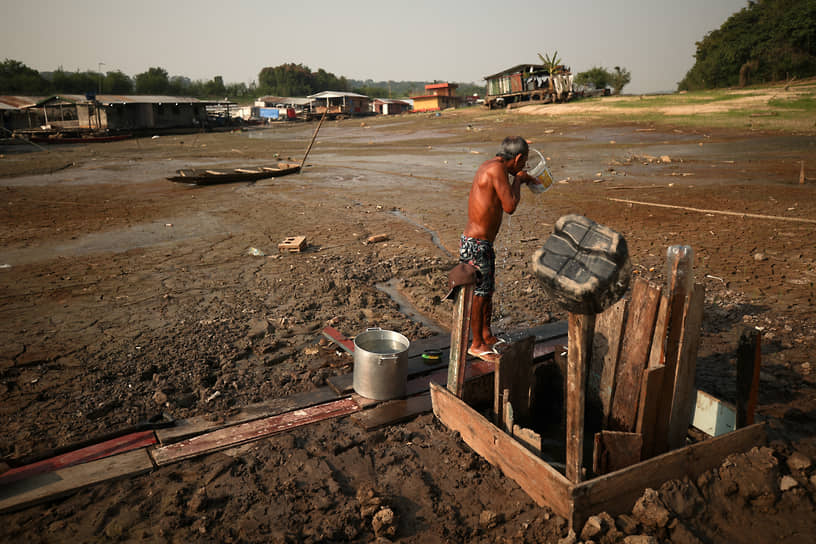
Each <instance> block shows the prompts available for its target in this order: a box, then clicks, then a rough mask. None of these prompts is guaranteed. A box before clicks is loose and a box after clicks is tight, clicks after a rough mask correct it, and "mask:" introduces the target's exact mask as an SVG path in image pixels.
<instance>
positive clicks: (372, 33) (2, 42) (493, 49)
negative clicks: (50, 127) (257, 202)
mask: <svg viewBox="0 0 816 544" xmlns="http://www.w3.org/2000/svg"><path fill="white" fill-rule="evenodd" d="M746 5H747V1H746V0H567V1H563V0H561V1H557V2H556V1H550V0H538V1H528V0H514V1H490V0H488V1H487V2H481V1H479V0H472V1H469V2H462V1H458V0H435V1H429V0H414V1H402V2H399V3H397V2H392V1H388V0H379V1H368V0H332V1H327V0H306V1H299V0H289V1H286V2H281V1H277V0H233V1H231V2H224V1H212V0H195V1H190V0H162V1H157V0H138V1H133V0H131V1H129V2H124V1H120V0H104V1H101V0H93V1H91V0H71V1H65V0H0V8H1V9H0V13H2V17H0V21H2V22H0V28H1V29H2V30H1V31H0V59H14V60H18V61H21V62H23V63H24V64H26V65H28V66H30V67H32V68H34V69H36V70H40V71H51V70H54V69H56V68H59V67H60V66H61V67H62V68H63V69H65V70H70V71H73V70H80V71H85V70H94V71H96V70H98V69H99V68H100V65H99V63H100V62H102V63H104V64H103V65H102V66H101V69H102V70H103V71H109V70H121V71H122V72H124V73H125V74H127V75H129V76H134V75H136V74H138V73H140V72H144V71H146V70H147V69H148V68H150V67H152V66H160V67H162V68H164V69H165V70H167V72H168V73H169V75H170V76H174V75H180V76H186V77H189V78H191V79H194V80H195V79H203V80H209V79H212V77H213V76H216V75H220V76H223V78H224V81H225V82H226V83H237V82H245V83H249V82H251V81H257V78H258V72H259V71H260V70H261V68H263V67H265V66H277V65H279V64H283V63H285V62H294V63H301V64H304V65H306V66H308V67H309V68H311V69H312V70H314V71H316V70H317V69H318V68H323V69H324V70H326V71H327V72H331V73H333V74H335V75H336V76H345V77H347V78H349V79H362V80H365V79H373V80H375V81H381V80H389V79H390V80H411V81H431V80H440V81H457V82H476V83H478V84H483V83H484V81H483V78H484V76H486V75H491V74H494V73H496V72H499V71H501V70H504V69H505V68H509V67H511V66H514V65H517V64H524V63H538V62H539V59H538V55H537V53H542V54H545V53H552V52H554V51H558V55H559V56H560V57H561V59H562V60H563V62H564V63H565V64H566V65H567V66H569V67H571V68H572V71H573V73H578V72H582V71H585V70H588V69H589V68H592V67H593V66H603V67H605V68H609V69H611V68H612V67H614V66H622V67H625V68H626V69H628V70H629V71H630V72H631V73H632V81H631V83H630V84H629V85H628V86H627V87H626V88H625V89H624V92H628V93H647V92H656V91H666V90H669V91H670V90H675V89H676V88H677V82H679V81H680V80H681V79H682V78H683V77H684V76H685V74H686V72H687V71H688V69H689V68H691V66H692V65H693V63H694V57H693V55H694V52H695V50H696V47H695V42H697V41H699V40H701V39H702V38H703V37H704V36H705V34H706V33H708V32H710V31H711V30H714V29H716V28H719V26H720V25H721V24H722V23H723V22H724V21H725V20H726V19H727V18H728V17H729V16H730V15H731V14H733V13H735V12H736V11H739V10H740V9H741V8H743V7H745V6H746Z"/></svg>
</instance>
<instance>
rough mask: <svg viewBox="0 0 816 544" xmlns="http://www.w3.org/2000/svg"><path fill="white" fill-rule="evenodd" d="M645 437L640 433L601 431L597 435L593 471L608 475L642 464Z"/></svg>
mask: <svg viewBox="0 0 816 544" xmlns="http://www.w3.org/2000/svg"><path fill="white" fill-rule="evenodd" d="M641 449H643V437H642V436H641V435H640V434H639V433H623V432H620V431H601V432H599V433H596V434H595V453H594V455H593V462H592V470H593V471H594V472H595V474H606V473H608V472H613V471H615V470H620V469H622V468H626V467H628V466H630V465H634V464H635V463H638V462H640V451H641Z"/></svg>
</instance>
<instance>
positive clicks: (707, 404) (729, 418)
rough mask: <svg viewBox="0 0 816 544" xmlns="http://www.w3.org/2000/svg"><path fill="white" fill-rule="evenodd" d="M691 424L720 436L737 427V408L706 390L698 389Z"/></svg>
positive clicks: (708, 433) (710, 434) (705, 431)
mask: <svg viewBox="0 0 816 544" xmlns="http://www.w3.org/2000/svg"><path fill="white" fill-rule="evenodd" d="M695 399H696V400H695V402H694V410H693V411H692V414H691V425H692V426H693V427H694V428H696V429H700V430H701V431H703V432H704V433H706V434H707V435H709V436H720V435H723V434H725V433H730V432H731V431H733V430H735V429H736V428H737V410H736V408H734V407H733V406H732V405H730V404H728V403H726V402H723V401H721V400H720V399H718V398H717V397H715V396H713V395H709V394H708V393H706V392H705V391H700V390H697V391H696V395H695Z"/></svg>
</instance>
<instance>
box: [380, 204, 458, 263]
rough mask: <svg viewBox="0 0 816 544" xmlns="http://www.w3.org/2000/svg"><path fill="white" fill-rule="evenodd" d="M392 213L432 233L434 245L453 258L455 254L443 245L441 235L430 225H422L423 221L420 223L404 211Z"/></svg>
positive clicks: (393, 211)
mask: <svg viewBox="0 0 816 544" xmlns="http://www.w3.org/2000/svg"><path fill="white" fill-rule="evenodd" d="M391 213H392V214H393V215H395V216H396V217H398V218H400V219H402V220H403V221H407V222H408V223H410V224H412V225H414V226H415V227H419V228H420V229H422V230H424V231H425V232H427V233H428V234H430V235H431V241H432V242H433V243H434V245H436V247H438V248H439V249H441V250H442V252H443V253H444V254H445V255H447V256H448V257H450V258H453V255H451V253H450V251H448V250H447V248H446V247H445V246H443V245H442V240H440V239H439V235H438V234H437V233H436V231H433V230H431V229H429V228H428V227H426V226H425V225H422V224H421V223H419V222H417V221H414V220H413V219H412V218H410V217H408V216H407V215H405V214H404V213H402V212H401V211H399V210H392V211H391Z"/></svg>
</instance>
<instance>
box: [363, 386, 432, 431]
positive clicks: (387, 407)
mask: <svg viewBox="0 0 816 544" xmlns="http://www.w3.org/2000/svg"><path fill="white" fill-rule="evenodd" d="M430 411H431V395H430V394H429V393H424V394H422V395H417V396H414V397H408V398H406V399H398V400H392V401H388V402H385V403H382V404H379V405H378V406H377V407H376V408H372V409H371V410H366V411H365V412H359V413H356V414H352V416H351V420H352V421H354V422H355V423H357V424H358V425H360V426H361V427H362V428H363V429H365V430H366V431H373V430H376V429H380V428H382V427H385V426H387V425H393V424H394V423H401V422H403V421H407V420H409V419H411V418H413V417H415V416H417V415H419V414H424V413H426V412H430Z"/></svg>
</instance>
